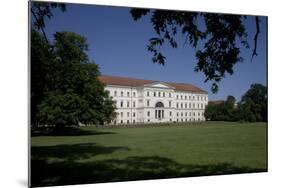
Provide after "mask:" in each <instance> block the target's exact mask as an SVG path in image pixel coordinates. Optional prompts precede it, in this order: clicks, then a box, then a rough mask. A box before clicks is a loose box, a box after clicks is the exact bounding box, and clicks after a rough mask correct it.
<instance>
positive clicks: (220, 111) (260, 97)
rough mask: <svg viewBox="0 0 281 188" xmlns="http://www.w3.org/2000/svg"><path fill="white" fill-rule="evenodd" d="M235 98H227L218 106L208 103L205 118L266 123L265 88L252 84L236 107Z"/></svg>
mask: <svg viewBox="0 0 281 188" xmlns="http://www.w3.org/2000/svg"><path fill="white" fill-rule="evenodd" d="M234 104H235V98H234V97H233V96H228V97H227V99H226V101H224V102H222V103H220V104H212V103H209V104H208V105H207V107H206V110H205V117H206V119H207V120H212V121H249V122H256V121H267V87H266V86H263V85H262V84H252V85H251V87H250V89H249V90H248V91H247V92H246V93H245V94H244V95H243V96H242V99H241V101H240V102H239V103H238V104H237V106H236V105H234Z"/></svg>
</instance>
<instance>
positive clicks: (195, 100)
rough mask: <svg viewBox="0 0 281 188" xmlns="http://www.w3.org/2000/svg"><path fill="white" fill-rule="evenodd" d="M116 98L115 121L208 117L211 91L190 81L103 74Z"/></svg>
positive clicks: (152, 120)
mask: <svg viewBox="0 0 281 188" xmlns="http://www.w3.org/2000/svg"><path fill="white" fill-rule="evenodd" d="M99 79H100V81H101V82H103V83H104V84H105V85H106V87H105V89H106V90H108V91H109V93H110V96H112V97H113V100H114V101H116V108H117V110H116V111H117V113H118V115H117V118H116V119H115V120H114V121H113V122H112V123H113V124H134V123H152V122H153V123H158V122H188V121H204V120H205V118H204V111H205V107H206V105H207V104H208V93H207V92H206V91H204V90H202V89H200V88H198V87H196V86H193V85H191V84H187V83H172V82H162V81H153V80H142V79H135V78H126V77H117V76H100V77H99Z"/></svg>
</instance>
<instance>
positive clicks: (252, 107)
mask: <svg viewBox="0 0 281 188" xmlns="http://www.w3.org/2000/svg"><path fill="white" fill-rule="evenodd" d="M240 107H241V108H242V109H246V111H250V112H251V114H252V115H251V116H252V117H253V118H252V119H253V121H267V87H266V86H264V85H262V84H252V85H251V87H250V89H249V90H248V91H247V92H246V93H245V94H244V95H243V96H242V100H241V104H240ZM244 111H245V110H244Z"/></svg>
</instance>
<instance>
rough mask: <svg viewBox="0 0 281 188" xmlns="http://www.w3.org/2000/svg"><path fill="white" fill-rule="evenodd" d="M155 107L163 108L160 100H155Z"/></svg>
mask: <svg viewBox="0 0 281 188" xmlns="http://www.w3.org/2000/svg"><path fill="white" fill-rule="evenodd" d="M155 107H156V108H164V104H163V103H162V102H157V103H156V104H155Z"/></svg>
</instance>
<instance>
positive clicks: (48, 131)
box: [31, 127, 116, 137]
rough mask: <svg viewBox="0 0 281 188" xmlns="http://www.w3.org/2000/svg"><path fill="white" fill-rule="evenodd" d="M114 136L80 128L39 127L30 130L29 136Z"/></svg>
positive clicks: (104, 132) (106, 132)
mask: <svg viewBox="0 0 281 188" xmlns="http://www.w3.org/2000/svg"><path fill="white" fill-rule="evenodd" d="M103 134H116V133H115V132H108V131H97V130H87V129H84V128H80V127H62V128H55V127H40V128H33V129H31V136H32V137H36V136H87V135H103Z"/></svg>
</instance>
